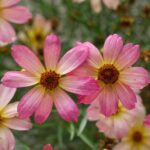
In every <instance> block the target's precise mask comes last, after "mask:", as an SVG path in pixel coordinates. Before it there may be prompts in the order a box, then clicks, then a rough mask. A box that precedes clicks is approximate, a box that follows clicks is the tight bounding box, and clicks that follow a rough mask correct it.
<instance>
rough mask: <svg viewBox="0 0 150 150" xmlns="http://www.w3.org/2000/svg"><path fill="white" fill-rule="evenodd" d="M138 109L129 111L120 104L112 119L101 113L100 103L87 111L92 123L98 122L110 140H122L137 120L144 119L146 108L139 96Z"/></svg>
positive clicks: (96, 103) (95, 102) (99, 127)
mask: <svg viewBox="0 0 150 150" xmlns="http://www.w3.org/2000/svg"><path fill="white" fill-rule="evenodd" d="M137 100H138V101H137V103H136V107H135V108H134V109H132V110H128V109H126V108H124V107H123V106H122V104H121V103H119V106H118V111H117V112H116V113H114V114H113V115H112V116H110V117H105V116H104V115H102V114H101V113H100V112H99V105H98V101H94V102H93V103H92V104H91V105H90V106H89V108H88V110H87V117H88V119H89V120H91V121H97V123H96V126H97V127H98V129H99V131H100V132H104V133H105V135H106V136H107V137H109V138H118V139H120V138H122V137H123V136H125V135H126V134H127V133H128V130H129V128H130V127H131V126H132V124H133V123H134V122H136V121H137V118H142V119H143V118H144V116H145V108H144V106H143V104H142V101H141V99H140V97H139V96H137Z"/></svg>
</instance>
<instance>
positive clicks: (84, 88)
mask: <svg viewBox="0 0 150 150" xmlns="http://www.w3.org/2000/svg"><path fill="white" fill-rule="evenodd" d="M44 45H45V46H44V51H43V52H44V62H45V66H44V65H43V64H42V63H41V62H40V60H39V59H38V58H37V56H36V55H35V54H34V53H33V52H32V51H31V50H30V49H29V48H27V47H26V46H23V45H14V46H13V47H12V56H13V58H14V60H15V61H16V62H17V63H18V64H19V65H20V66H21V67H22V68H23V69H24V70H22V71H10V72H7V73H6V74H5V75H4V77H3V79H2V82H3V84H4V85H6V86H8V87H27V86H32V85H34V87H33V88H32V89H31V91H29V92H28V93H27V94H25V95H24V96H23V97H22V99H21V102H20V103H19V105H18V112H19V117H20V118H23V119H24V118H27V117H29V116H31V115H32V114H33V113H35V120H36V122H37V123H39V124H42V123H43V122H44V121H46V119H47V118H48V116H49V114H50V113H51V111H52V107H53V105H55V106H56V109H57V111H58V113H59V114H60V116H61V117H62V118H63V119H64V120H66V121H77V120H78V117H79V110H78V107H77V105H76V104H75V102H74V101H73V100H72V98H71V97H70V96H69V95H68V94H67V93H66V92H65V91H68V92H69V91H70V92H72V93H75V94H79V95H89V94H92V93H93V92H95V91H97V90H99V86H98V85H97V82H96V81H95V80H94V79H93V78H91V77H77V76H68V73H70V72H71V71H73V70H74V69H75V68H77V67H78V66H80V65H81V64H82V63H83V62H84V61H85V60H86V58H87V56H88V47H87V46H82V45H81V46H80V45H79V46H75V47H74V48H72V49H70V50H69V51H68V52H67V53H66V54H65V55H64V56H63V57H62V58H61V59H60V50H61V43H60V39H59V38H58V36H56V35H55V34H51V35H49V36H47V38H46V40H45V44H44ZM64 90H65V91H64Z"/></svg>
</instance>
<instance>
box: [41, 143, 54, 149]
mask: <svg viewBox="0 0 150 150" xmlns="http://www.w3.org/2000/svg"><path fill="white" fill-rule="evenodd" d="M43 150H53V147H52V145H51V144H47V145H45V146H44V147H43Z"/></svg>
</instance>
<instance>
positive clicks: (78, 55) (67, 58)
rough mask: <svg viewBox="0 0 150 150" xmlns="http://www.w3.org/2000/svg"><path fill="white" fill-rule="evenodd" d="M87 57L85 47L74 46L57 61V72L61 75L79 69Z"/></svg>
mask: <svg viewBox="0 0 150 150" xmlns="http://www.w3.org/2000/svg"><path fill="white" fill-rule="evenodd" d="M87 56H88V47H87V46H82V45H81V46H80V45H79V46H76V47H74V48H72V49H71V50H69V51H68V52H67V53H66V54H65V55H64V56H63V57H62V58H61V59H60V61H59V63H58V66H57V72H58V73H60V74H61V75H63V74H66V73H69V72H71V71H73V70H74V69H76V68H77V67H79V66H80V65H81V64H82V63H83V62H84V61H85V60H86V58H87Z"/></svg>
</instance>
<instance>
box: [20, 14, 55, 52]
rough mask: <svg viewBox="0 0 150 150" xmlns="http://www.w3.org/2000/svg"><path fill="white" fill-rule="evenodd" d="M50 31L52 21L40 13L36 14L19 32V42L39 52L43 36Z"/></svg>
mask: <svg viewBox="0 0 150 150" xmlns="http://www.w3.org/2000/svg"><path fill="white" fill-rule="evenodd" d="M51 32H52V23H51V21H50V20H45V18H44V17H43V16H41V15H36V16H35V18H34V20H33V23H32V25H28V26H25V29H24V31H21V32H19V34H18V37H19V39H20V41H21V42H23V43H25V44H26V45H28V46H30V47H31V48H32V49H33V50H34V51H35V52H36V53H37V54H40V53H41V49H42V48H43V44H44V39H45V37H46V36H47V35H48V34H50V33H51Z"/></svg>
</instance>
